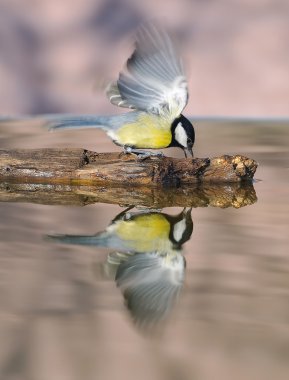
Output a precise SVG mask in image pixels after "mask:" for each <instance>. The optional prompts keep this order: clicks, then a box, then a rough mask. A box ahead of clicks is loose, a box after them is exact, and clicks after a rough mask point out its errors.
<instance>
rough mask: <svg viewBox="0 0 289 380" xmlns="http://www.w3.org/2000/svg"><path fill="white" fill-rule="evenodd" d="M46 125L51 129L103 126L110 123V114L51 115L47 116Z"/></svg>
mask: <svg viewBox="0 0 289 380" xmlns="http://www.w3.org/2000/svg"><path fill="white" fill-rule="evenodd" d="M44 119H45V126H46V127H47V128H49V130H54V129H74V128H77V129H78V128H103V129H105V128H106V127H107V126H108V125H109V120H110V117H109V116H95V115H83V116H81V115H55V116H53V115H49V116H46V117H45V118H44Z"/></svg>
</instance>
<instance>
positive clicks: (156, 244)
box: [115, 214, 170, 252]
mask: <svg viewBox="0 0 289 380" xmlns="http://www.w3.org/2000/svg"><path fill="white" fill-rule="evenodd" d="M115 233H116V235H117V236H118V237H120V238H121V239H122V240H123V241H124V242H125V243H126V245H127V246H128V247H129V248H130V249H131V250H133V251H137V252H151V251H163V250H165V249H167V246H168V245H169V233H170V224H169V222H168V221H167V219H166V218H165V217H164V216H162V215H159V214H153V215H141V216H138V217H137V218H135V219H132V220H128V221H121V222H119V223H118V224H117V226H116V230H115Z"/></svg>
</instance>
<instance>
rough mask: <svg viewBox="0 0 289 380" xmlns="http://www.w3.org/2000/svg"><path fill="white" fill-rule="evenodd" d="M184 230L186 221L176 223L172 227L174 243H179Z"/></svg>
mask: <svg viewBox="0 0 289 380" xmlns="http://www.w3.org/2000/svg"><path fill="white" fill-rule="evenodd" d="M185 230H186V220H185V219H182V220H180V221H179V222H178V223H176V224H175V225H174V230H173V237H174V239H175V241H176V242H179V241H180V240H181V238H182V237H183V235H184V232H185Z"/></svg>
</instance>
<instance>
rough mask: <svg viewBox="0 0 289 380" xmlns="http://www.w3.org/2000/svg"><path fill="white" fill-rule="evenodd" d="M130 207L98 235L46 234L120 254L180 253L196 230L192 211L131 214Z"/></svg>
mask: <svg viewBox="0 0 289 380" xmlns="http://www.w3.org/2000/svg"><path fill="white" fill-rule="evenodd" d="M132 208H133V207H132V206H130V207H128V208H127V209H125V210H124V211H122V212H121V213H120V214H118V215H117V216H116V217H115V218H114V219H113V220H112V221H111V223H110V224H109V226H108V227H107V228H106V229H105V231H102V232H98V233H96V234H95V235H66V234H51V235H47V238H48V239H49V240H54V241H57V242H60V243H65V244H76V245H89V246H96V247H106V248H110V249H114V250H117V251H120V252H133V253H134V254H135V253H144V252H166V251H171V250H180V248H181V246H182V245H183V244H184V243H185V242H186V241H187V240H189V239H190V236H191V234H192V231H193V222H192V218H191V208H184V209H183V210H182V211H181V212H180V213H179V214H177V215H169V214H166V213H163V212H159V211H157V210H156V211H152V210H151V209H144V210H141V211H137V212H131V211H130V210H131V209H132Z"/></svg>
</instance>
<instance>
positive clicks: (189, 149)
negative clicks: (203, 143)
mask: <svg viewBox="0 0 289 380" xmlns="http://www.w3.org/2000/svg"><path fill="white" fill-rule="evenodd" d="M187 150H188V153H190V155H191V156H192V157H194V153H193V145H188V147H187ZM185 156H186V157H187V155H185Z"/></svg>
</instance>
